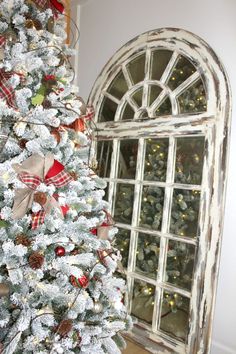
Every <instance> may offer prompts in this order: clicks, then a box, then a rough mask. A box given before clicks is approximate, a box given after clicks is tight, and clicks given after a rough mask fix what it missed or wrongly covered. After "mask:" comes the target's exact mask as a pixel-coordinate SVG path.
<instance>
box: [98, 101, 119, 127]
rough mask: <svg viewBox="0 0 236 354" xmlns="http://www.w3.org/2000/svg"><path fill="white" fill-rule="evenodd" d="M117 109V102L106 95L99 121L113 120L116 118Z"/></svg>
mask: <svg viewBox="0 0 236 354" xmlns="http://www.w3.org/2000/svg"><path fill="white" fill-rule="evenodd" d="M116 109H117V104H116V103H115V102H113V101H112V100H110V99H109V98H108V97H105V96H104V98H103V101H102V104H101V108H100V112H99V118H98V119H99V122H108V121H113V120H114V118H115V114H116Z"/></svg>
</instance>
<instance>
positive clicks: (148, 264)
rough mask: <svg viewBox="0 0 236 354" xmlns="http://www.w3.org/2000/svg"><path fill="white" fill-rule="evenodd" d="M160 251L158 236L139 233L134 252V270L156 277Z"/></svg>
mask: <svg viewBox="0 0 236 354" xmlns="http://www.w3.org/2000/svg"><path fill="white" fill-rule="evenodd" d="M159 252H160V238H159V237H157V236H153V235H149V234H144V233H139V236H138V244H137V252H136V272H137V273H142V274H145V275H146V276H147V277H149V278H153V279H156V277H157V271H158V261H159Z"/></svg>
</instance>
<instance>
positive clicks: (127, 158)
mask: <svg viewBox="0 0 236 354" xmlns="http://www.w3.org/2000/svg"><path fill="white" fill-rule="evenodd" d="M137 154H138V140H121V141H120V153H119V167H118V178H123V179H124V178H125V179H135V174H136V164H137Z"/></svg>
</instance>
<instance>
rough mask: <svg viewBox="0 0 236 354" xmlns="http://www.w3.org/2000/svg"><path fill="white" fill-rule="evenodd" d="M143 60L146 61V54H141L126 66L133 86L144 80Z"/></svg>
mask: <svg viewBox="0 0 236 354" xmlns="http://www.w3.org/2000/svg"><path fill="white" fill-rule="evenodd" d="M145 59H146V54H145V53H143V54H141V55H139V56H138V57H136V58H135V59H133V60H131V62H130V63H129V64H128V66H127V68H128V71H129V72H130V75H131V78H132V81H133V83H134V84H137V83H138V82H140V81H143V80H144V77H145Z"/></svg>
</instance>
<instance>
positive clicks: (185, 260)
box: [165, 240, 195, 290]
mask: <svg viewBox="0 0 236 354" xmlns="http://www.w3.org/2000/svg"><path fill="white" fill-rule="evenodd" d="M194 259H195V246H193V245H189V244H186V243H184V242H178V241H173V240H169V243H168V252H167V261H166V275H165V281H166V282H168V283H171V284H173V285H175V286H178V287H181V288H184V289H186V290H191V288H192V280H193V279H192V277H193V268H194Z"/></svg>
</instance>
